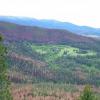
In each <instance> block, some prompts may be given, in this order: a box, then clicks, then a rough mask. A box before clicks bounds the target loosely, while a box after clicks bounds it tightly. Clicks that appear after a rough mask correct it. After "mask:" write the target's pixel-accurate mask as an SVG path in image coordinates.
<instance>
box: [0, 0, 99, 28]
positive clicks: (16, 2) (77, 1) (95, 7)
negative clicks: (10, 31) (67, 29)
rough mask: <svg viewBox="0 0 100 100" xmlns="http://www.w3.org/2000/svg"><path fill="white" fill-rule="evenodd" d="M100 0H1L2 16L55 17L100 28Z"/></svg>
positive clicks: (0, 9)
mask: <svg viewBox="0 0 100 100" xmlns="http://www.w3.org/2000/svg"><path fill="white" fill-rule="evenodd" d="M99 10H100V0H0V16H21V17H32V18H37V19H54V20H59V21H63V22H71V23H74V24H77V25H86V26H92V27H97V28H100V11H99Z"/></svg>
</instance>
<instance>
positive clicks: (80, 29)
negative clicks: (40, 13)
mask: <svg viewBox="0 0 100 100" xmlns="http://www.w3.org/2000/svg"><path fill="white" fill-rule="evenodd" d="M0 21H4V22H10V23H15V24H19V25H26V26H38V27H43V28H50V29H65V30H68V31H70V32H73V33H76V34H80V35H84V36H90V37H91V36H92V37H98V36H99V37H100V29H99V28H93V27H89V26H79V25H75V24H72V23H69V22H60V21H56V20H38V19H34V18H27V17H12V16H0Z"/></svg>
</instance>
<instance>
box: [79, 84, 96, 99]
mask: <svg viewBox="0 0 100 100" xmlns="http://www.w3.org/2000/svg"><path fill="white" fill-rule="evenodd" d="M79 100H97V99H96V97H95V95H94V93H93V92H92V89H91V86H90V85H87V86H85V88H84V90H83V93H82V94H81V95H80V99H79Z"/></svg>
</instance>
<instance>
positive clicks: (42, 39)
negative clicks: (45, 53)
mask: <svg viewBox="0 0 100 100" xmlns="http://www.w3.org/2000/svg"><path fill="white" fill-rule="evenodd" d="M0 33H3V34H4V36H5V37H6V39H9V40H30V41H33V42H37V43H66V42H72V41H73V42H88V43H89V42H91V43H93V42H95V41H96V40H95V39H93V38H88V37H84V36H80V35H76V34H73V33H72V32H69V31H67V30H59V29H46V28H40V27H34V26H23V25H18V24H12V23H7V22H0Z"/></svg>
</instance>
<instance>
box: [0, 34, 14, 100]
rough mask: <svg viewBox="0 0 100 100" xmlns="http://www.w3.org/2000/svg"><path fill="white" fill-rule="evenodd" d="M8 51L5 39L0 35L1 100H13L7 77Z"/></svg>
mask: <svg viewBox="0 0 100 100" xmlns="http://www.w3.org/2000/svg"><path fill="white" fill-rule="evenodd" d="M6 51H7V50H6V47H5V46H4V45H3V38H2V36H1V35H0V100H12V97H11V94H10V92H9V85H10V82H9V80H8V77H7V70H8V68H7V64H6Z"/></svg>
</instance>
